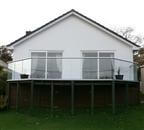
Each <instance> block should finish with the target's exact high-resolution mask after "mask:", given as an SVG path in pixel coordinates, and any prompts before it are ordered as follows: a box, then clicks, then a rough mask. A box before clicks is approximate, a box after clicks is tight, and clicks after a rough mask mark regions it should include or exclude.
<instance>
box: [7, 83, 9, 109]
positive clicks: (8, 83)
mask: <svg viewBox="0 0 144 130" xmlns="http://www.w3.org/2000/svg"><path fill="white" fill-rule="evenodd" d="M9 97H10V85H9V82H8V83H7V109H8V108H9Z"/></svg>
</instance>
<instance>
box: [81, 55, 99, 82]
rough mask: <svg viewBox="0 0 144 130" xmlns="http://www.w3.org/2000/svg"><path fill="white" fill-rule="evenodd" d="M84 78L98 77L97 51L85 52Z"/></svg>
mask: <svg viewBox="0 0 144 130" xmlns="http://www.w3.org/2000/svg"><path fill="white" fill-rule="evenodd" d="M83 57H87V58H86V59H83V79H97V58H88V57H97V53H83Z"/></svg>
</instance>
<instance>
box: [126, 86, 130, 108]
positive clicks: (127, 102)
mask: <svg viewBox="0 0 144 130" xmlns="http://www.w3.org/2000/svg"><path fill="white" fill-rule="evenodd" d="M128 87H129V85H128V84H126V88H125V90H126V93H125V94H126V95H125V97H126V98H125V100H126V107H128V104H129V101H128Z"/></svg>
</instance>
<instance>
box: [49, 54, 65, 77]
mask: <svg viewBox="0 0 144 130" xmlns="http://www.w3.org/2000/svg"><path fill="white" fill-rule="evenodd" d="M47 56H48V59H47V78H50V79H60V78H61V77H62V59H61V57H62V53H49V52H48V53H47Z"/></svg>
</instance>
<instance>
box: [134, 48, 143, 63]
mask: <svg viewBox="0 0 144 130" xmlns="http://www.w3.org/2000/svg"><path fill="white" fill-rule="evenodd" d="M134 61H135V62H136V63H138V64H139V65H140V66H142V65H144V48H141V49H140V50H139V51H138V52H137V54H135V55H134Z"/></svg>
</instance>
